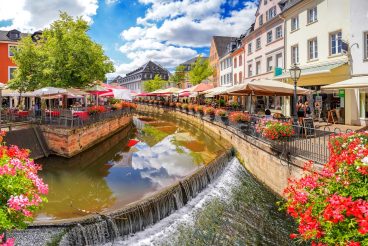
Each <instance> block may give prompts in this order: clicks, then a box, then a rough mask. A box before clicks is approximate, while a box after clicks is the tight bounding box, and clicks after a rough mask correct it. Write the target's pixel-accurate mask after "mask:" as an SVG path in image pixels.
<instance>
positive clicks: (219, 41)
mask: <svg viewBox="0 0 368 246" xmlns="http://www.w3.org/2000/svg"><path fill="white" fill-rule="evenodd" d="M212 38H213V41H214V43H215V46H216V50H217V54H218V57H223V56H224V55H225V54H226V52H227V45H228V44H229V43H230V42H231V41H235V40H236V39H237V38H236V37H224V36H213V37H212Z"/></svg>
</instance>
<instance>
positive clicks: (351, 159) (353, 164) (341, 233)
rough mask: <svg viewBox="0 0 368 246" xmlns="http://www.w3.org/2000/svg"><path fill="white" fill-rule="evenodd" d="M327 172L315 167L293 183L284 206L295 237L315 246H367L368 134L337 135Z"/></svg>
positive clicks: (310, 164) (286, 192)
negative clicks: (294, 226) (291, 219)
mask: <svg viewBox="0 0 368 246" xmlns="http://www.w3.org/2000/svg"><path fill="white" fill-rule="evenodd" d="M329 150H330V158H329V160H328V162H327V163H326V164H325V165H324V166H323V169H322V171H319V172H316V171H315V170H314V169H313V166H312V163H311V162H309V163H307V164H306V165H305V168H304V170H305V172H304V175H303V176H302V177H301V178H299V179H290V180H289V184H288V186H287V188H286V189H285V191H284V193H285V196H286V198H287V202H286V204H285V208H286V211H287V213H289V214H290V215H291V216H292V217H294V218H295V219H296V220H297V222H298V224H299V226H298V233H297V234H291V235H290V237H291V238H300V239H301V240H312V241H313V244H312V245H351V246H352V245H355V246H359V245H368V237H367V236H368V201H367V198H368V188H367V187H368V132H364V133H348V134H341V135H337V136H335V137H332V138H331V140H330V142H329Z"/></svg>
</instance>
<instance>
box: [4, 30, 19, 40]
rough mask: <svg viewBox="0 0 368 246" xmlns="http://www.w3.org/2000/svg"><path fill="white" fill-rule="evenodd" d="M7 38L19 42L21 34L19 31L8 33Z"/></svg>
mask: <svg viewBox="0 0 368 246" xmlns="http://www.w3.org/2000/svg"><path fill="white" fill-rule="evenodd" d="M7 36H8V38H9V39H11V40H18V39H20V32H19V31H18V30H11V31H9V32H8V34H7Z"/></svg>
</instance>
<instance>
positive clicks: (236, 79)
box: [234, 73, 238, 84]
mask: <svg viewBox="0 0 368 246" xmlns="http://www.w3.org/2000/svg"><path fill="white" fill-rule="evenodd" d="M237 82H238V76H237V75H236V73H234V83H235V84H236V83H237Z"/></svg>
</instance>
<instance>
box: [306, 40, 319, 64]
mask: <svg viewBox="0 0 368 246" xmlns="http://www.w3.org/2000/svg"><path fill="white" fill-rule="evenodd" d="M308 51H309V52H308V59H309V60H313V59H317V58H318V44H317V38H314V39H311V40H309V41H308Z"/></svg>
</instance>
